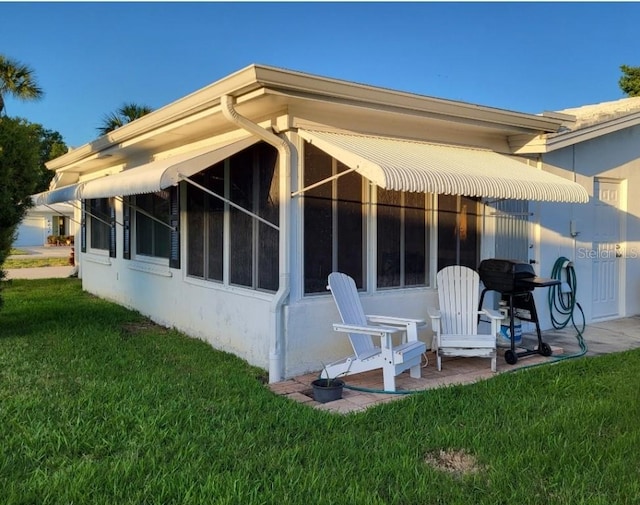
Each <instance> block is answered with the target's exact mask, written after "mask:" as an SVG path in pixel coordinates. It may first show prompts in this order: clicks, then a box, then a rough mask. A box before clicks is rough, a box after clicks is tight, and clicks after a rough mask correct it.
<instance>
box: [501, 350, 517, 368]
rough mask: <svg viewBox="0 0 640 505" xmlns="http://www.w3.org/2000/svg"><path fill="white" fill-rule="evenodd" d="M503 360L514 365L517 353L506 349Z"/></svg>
mask: <svg viewBox="0 0 640 505" xmlns="http://www.w3.org/2000/svg"><path fill="white" fill-rule="evenodd" d="M504 360H505V361H506V362H507V363H509V364H510V365H515V364H516V363H517V362H518V355H517V354H516V353H515V351H512V350H511V349H508V350H506V351H505V352H504Z"/></svg>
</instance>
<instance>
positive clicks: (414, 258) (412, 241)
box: [404, 193, 429, 286]
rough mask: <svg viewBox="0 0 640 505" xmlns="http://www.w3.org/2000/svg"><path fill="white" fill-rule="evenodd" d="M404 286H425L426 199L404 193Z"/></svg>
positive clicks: (422, 196) (426, 255)
mask: <svg viewBox="0 0 640 505" xmlns="http://www.w3.org/2000/svg"><path fill="white" fill-rule="evenodd" d="M404 197H405V207H404V285H405V286H424V285H426V284H427V272H428V271H429V269H428V268H427V258H428V254H427V226H428V223H427V206H426V203H427V198H429V197H428V196H427V195H426V194H424V193H405V194H404Z"/></svg>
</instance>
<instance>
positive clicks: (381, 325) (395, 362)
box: [321, 272, 427, 391]
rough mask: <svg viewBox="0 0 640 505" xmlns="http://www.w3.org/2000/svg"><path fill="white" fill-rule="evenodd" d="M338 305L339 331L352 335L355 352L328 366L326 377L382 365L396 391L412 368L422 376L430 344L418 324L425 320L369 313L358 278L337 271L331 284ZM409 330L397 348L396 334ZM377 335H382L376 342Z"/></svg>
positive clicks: (390, 387) (415, 374)
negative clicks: (420, 335) (420, 336)
mask: <svg viewBox="0 0 640 505" xmlns="http://www.w3.org/2000/svg"><path fill="white" fill-rule="evenodd" d="M327 289H330V290H331V294H332V295H333V299H334V301H335V302H336V306H337V307H338V312H339V313H340V317H341V318H342V323H336V324H334V325H333V329H334V330H335V331H340V332H345V333H348V335H349V340H350V341H351V346H352V347H353V352H354V354H353V355H352V356H349V357H347V358H344V359H342V360H340V361H337V362H335V363H331V364H330V365H327V366H325V368H324V370H323V371H322V375H321V377H322V378H327V377H332V378H333V377H337V376H344V375H351V374H355V373H360V372H365V371H368V370H375V369H378V368H382V374H383V379H384V389H385V391H395V390H396V384H395V377H396V376H397V375H399V374H401V373H402V372H404V371H405V370H407V369H409V370H410V374H411V377H413V378H416V379H418V378H420V362H421V358H422V354H423V353H424V352H425V351H426V349H427V346H426V345H425V344H424V342H421V341H420V340H418V327H419V326H423V325H425V324H426V322H425V321H424V320H423V319H406V318H399V317H388V316H367V315H365V313H364V310H363V308H362V304H361V302H360V297H359V296H358V289H357V288H356V283H355V282H354V280H353V279H352V278H351V277H349V276H348V275H346V274H343V273H340V272H333V273H331V274H330V275H329V286H327ZM403 332H404V333H406V340H403V342H402V343H399V344H398V345H396V346H395V347H394V346H393V342H392V335H395V334H398V333H403ZM373 337H379V338H380V345H379V346H378V345H376V344H375V343H374V341H373Z"/></svg>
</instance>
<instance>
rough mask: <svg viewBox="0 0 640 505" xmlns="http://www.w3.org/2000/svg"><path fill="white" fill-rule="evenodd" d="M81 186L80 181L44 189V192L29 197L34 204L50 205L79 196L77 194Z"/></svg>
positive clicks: (72, 199)
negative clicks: (48, 189)
mask: <svg viewBox="0 0 640 505" xmlns="http://www.w3.org/2000/svg"><path fill="white" fill-rule="evenodd" d="M82 186H83V184H82V183H78V184H72V185H70V186H64V187H62V188H58V189H52V190H51V191H45V192H44V193H38V194H37V195H33V196H32V197H31V199H32V200H33V204H34V205H52V204H54V203H61V202H72V201H74V200H78V198H80V196H79V194H80V192H81V191H82Z"/></svg>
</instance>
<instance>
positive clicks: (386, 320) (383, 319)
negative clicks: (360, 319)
mask: <svg viewBox="0 0 640 505" xmlns="http://www.w3.org/2000/svg"><path fill="white" fill-rule="evenodd" d="M366 317H367V320H368V321H371V322H372V323H382V324H397V325H401V326H406V325H407V324H415V325H417V326H422V325H425V324H427V322H426V321H425V320H424V319H411V318H409V317H393V316H378V315H367V316H366Z"/></svg>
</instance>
